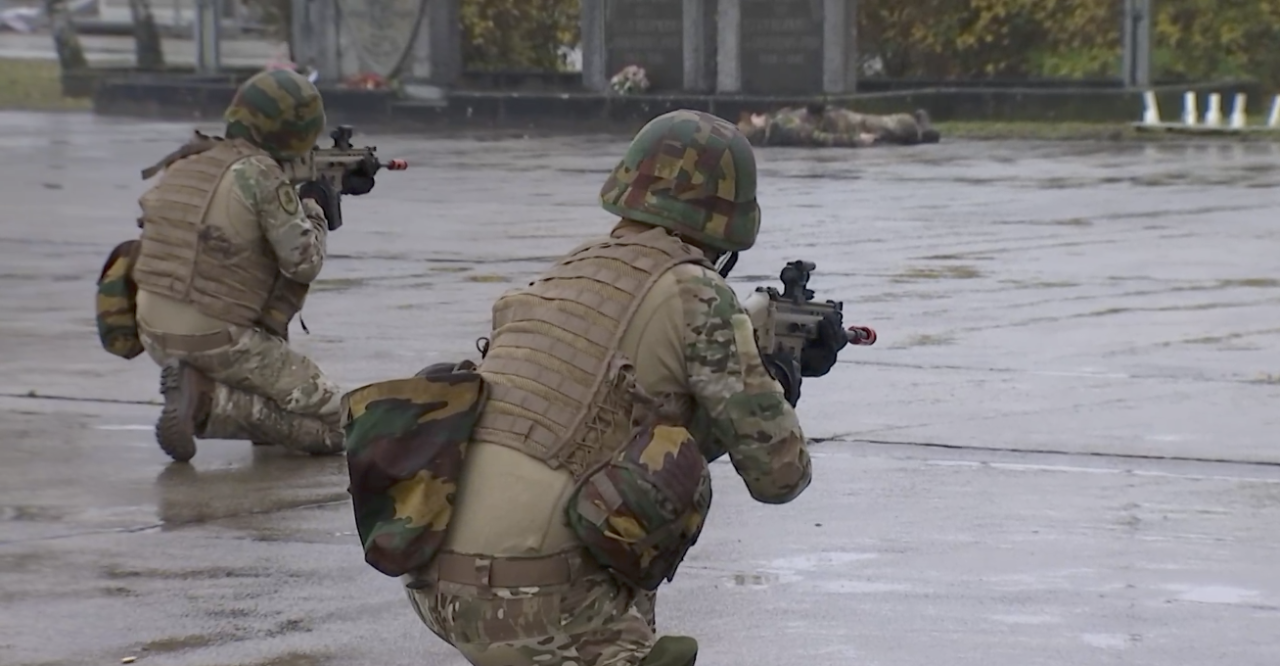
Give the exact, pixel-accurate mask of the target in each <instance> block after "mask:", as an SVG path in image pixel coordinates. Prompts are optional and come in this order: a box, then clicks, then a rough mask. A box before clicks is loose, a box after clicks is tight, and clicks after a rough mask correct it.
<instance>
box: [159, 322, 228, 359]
mask: <svg viewBox="0 0 1280 666" xmlns="http://www.w3.org/2000/svg"><path fill="white" fill-rule="evenodd" d="M139 328H141V329H142V332H143V333H145V334H146V336H147V337H148V338H151V340H153V341H154V342H155V343H156V344H157V345H159V346H160V348H161V349H164V350H166V351H175V352H187V353H189V354H198V353H200V352H207V351H213V350H214V349H218V348H221V347H226V346H229V345H230V344H231V343H232V342H235V338H233V337H231V331H229V330H227V329H225V328H224V329H221V330H217V331H214V332H212V333H200V334H199V335H178V334H176V333H160V332H159V331H152V330H150V329H148V328H146V327H145V326H142V325H141V324H139Z"/></svg>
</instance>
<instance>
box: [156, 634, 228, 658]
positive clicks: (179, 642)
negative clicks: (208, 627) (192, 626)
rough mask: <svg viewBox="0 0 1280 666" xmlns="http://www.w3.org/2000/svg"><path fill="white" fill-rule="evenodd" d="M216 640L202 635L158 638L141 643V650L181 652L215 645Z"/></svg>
mask: <svg viewBox="0 0 1280 666" xmlns="http://www.w3.org/2000/svg"><path fill="white" fill-rule="evenodd" d="M217 642H218V640H217V639H215V638H214V637H213V636H207V635H203V634H193V635H190V636H175V637H173V638H159V639H156V640H154V641H150V642H147V643H143V645H142V648H141V650H142V651H143V652H150V653H161V654H163V653H168V652H181V651H183V650H191V649H195V648H202V647H206V646H209V645H213V644H215V643H217Z"/></svg>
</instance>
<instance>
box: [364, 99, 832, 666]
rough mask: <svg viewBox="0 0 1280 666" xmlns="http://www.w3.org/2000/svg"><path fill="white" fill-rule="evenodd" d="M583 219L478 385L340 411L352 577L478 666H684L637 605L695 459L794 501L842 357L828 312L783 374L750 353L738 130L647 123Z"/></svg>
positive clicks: (678, 530)
mask: <svg viewBox="0 0 1280 666" xmlns="http://www.w3.org/2000/svg"><path fill="white" fill-rule="evenodd" d="M600 204H601V206H602V207H603V208H604V209H605V210H606V211H608V212H609V213H612V214H613V215H615V216H617V218H618V219H617V221H616V223H615V224H614V226H613V229H612V230H611V231H610V232H609V233H608V234H607V235H604V234H602V235H601V236H600V237H597V238H593V239H590V240H587V241H586V242H584V243H582V244H581V245H579V246H578V247H577V248H575V249H573V250H572V251H571V252H569V253H568V254H567V255H566V256H564V257H563V258H561V259H560V260H558V261H556V262H555V263H554V264H553V265H552V266H551V267H550V268H549V269H548V270H547V271H546V272H544V273H542V274H541V275H540V276H538V277H537V278H536V279H534V280H533V281H532V282H531V283H530V284H529V285H528V286H527V287H524V288H520V289H515V290H511V291H508V292H506V293H505V294H503V295H502V296H501V297H500V298H499V299H498V300H497V301H496V303H495V304H494V306H493V322H492V331H491V334H490V337H489V339H487V340H482V344H481V345H480V347H479V348H480V350H481V354H482V359H481V361H480V362H479V364H478V365H476V364H474V363H471V362H470V361H463V362H462V363H459V364H456V365H455V364H436V365H433V366H430V367H428V368H425V369H424V370H423V371H421V372H420V373H419V374H418V375H417V376H416V378H417V379H416V381H418V382H420V383H418V384H414V383H413V382H414V381H415V380H414V379H406V380H393V381H389V382H383V383H380V384H374V385H370V386H368V387H362V388H361V389H357V390H355V391H352V392H351V393H349V394H347V395H346V396H344V398H343V403H344V408H343V412H344V424H345V427H346V430H347V435H348V438H347V446H348V453H347V462H348V466H349V468H350V472H351V479H352V485H351V493H352V496H353V499H354V509H355V514H356V522H357V525H358V527H359V528H360V535H361V538H362V540H363V542H364V546H365V553H366V561H367V562H369V563H370V564H371V565H372V566H374V567H375V568H377V569H378V570H379V571H381V572H382V573H384V574H386V575H389V576H396V577H399V578H400V579H401V581H402V582H403V584H404V585H405V587H406V590H407V594H408V597H409V600H410V602H411V604H412V606H413V608H414V610H415V611H416V613H417V615H418V617H419V618H420V619H421V620H422V622H423V623H424V624H425V625H426V626H427V627H428V628H429V629H430V630H431V631H432V632H433V633H434V634H435V635H436V636H438V637H439V638H441V639H442V640H444V641H446V642H447V643H449V644H450V645H452V646H453V647H454V648H456V649H457V650H458V651H459V652H460V653H461V654H462V655H463V656H464V657H465V658H466V659H467V661H469V662H470V663H472V664H475V665H476V666H551V665H554V664H570V663H572V664H577V665H578V666H638V665H641V664H643V665H644V666H689V665H692V664H693V663H694V661H695V659H696V657H697V651H698V643H697V641H696V640H695V639H694V638H691V637H686V636H670V635H668V636H661V637H659V636H658V634H657V631H656V618H655V602H656V592H657V588H658V587H659V586H660V585H661V583H662V582H664V581H669V580H671V579H672V577H673V576H674V575H675V573H676V570H677V568H678V567H679V565H680V563H681V561H682V560H683V559H684V556H685V554H686V552H687V551H688V549H689V548H690V547H691V546H693V545H694V543H695V542H696V541H697V539H698V536H699V534H700V533H701V530H702V526H703V521H704V519H705V517H706V515H707V511H708V509H709V507H710V503H711V476H710V473H709V467H708V463H709V461H712V460H715V459H716V458H718V457H720V456H722V455H724V454H726V453H727V454H728V456H729V458H730V459H731V460H732V462H733V466H734V469H735V470H736V471H737V473H738V475H739V476H740V477H741V478H742V480H743V482H744V483H745V485H746V487H747V490H748V492H749V493H750V494H751V496H752V497H753V498H754V499H756V500H757V501H759V502H763V503H767V504H781V503H786V502H790V501H792V500H793V499H795V498H796V497H797V496H799V495H800V494H801V493H802V492H803V491H804V490H805V489H806V488H807V487H808V486H809V483H810V481H811V478H812V467H811V462H810V457H809V453H808V450H807V448H806V443H805V438H804V433H803V430H802V429H801V426H800V422H799V420H798V418H797V416H796V413H795V411H794V406H795V404H796V402H797V401H798V400H799V395H800V383H801V378H802V377H815V376H821V375H824V374H826V373H827V372H828V371H829V370H830V369H831V367H832V366H833V365H834V364H835V361H836V356H837V354H838V353H839V352H840V350H841V349H843V348H844V346H845V345H846V344H849V340H848V338H847V336H846V333H845V332H844V331H843V329H842V324H843V317H842V315H841V314H840V313H839V312H834V313H832V315H831V316H830V317H825V318H824V319H822V320H821V321H820V325H819V334H818V335H817V336H816V337H815V338H814V340H813V343H812V344H811V345H807V346H806V347H805V348H803V349H802V352H803V353H801V354H794V353H790V352H768V353H763V354H762V353H761V351H760V350H759V349H758V347H757V344H756V342H755V337H754V331H753V328H752V321H751V319H750V317H749V315H748V313H747V312H746V311H745V310H744V309H743V306H742V304H741V303H740V302H739V300H738V298H737V296H736V295H735V293H734V291H733V290H732V289H731V288H730V287H729V286H728V284H727V283H726V282H725V279H724V277H723V275H722V273H721V272H718V271H717V269H716V264H717V262H722V261H727V260H728V259H729V258H730V257H732V258H733V259H735V260H736V257H737V253H739V252H741V251H745V250H747V249H749V248H751V247H752V246H753V245H754V244H755V241H756V237H757V233H758V230H759V226H760V208H759V205H758V204H757V201H756V162H755V156H754V153H753V150H752V148H751V145H750V143H749V142H748V141H747V139H746V137H744V136H743V135H742V133H741V132H739V131H738V129H737V128H736V127H734V125H733V124H732V123H730V122H727V121H725V120H723V119H720V118H717V117H715V116H713V115H711V114H707V113H702V112H696V111H689V110H680V111H674V112H671V113H667V114H664V115H662V116H659V117H657V118H655V119H653V120H652V121H650V122H649V123H648V124H647V125H646V126H645V127H644V128H643V129H641V130H640V131H639V133H638V134H637V135H636V136H635V138H634V139H633V140H632V142H631V144H630V146H629V147H628V148H627V150H626V153H625V155H624V156H623V158H622V160H621V161H620V162H619V164H618V165H617V167H616V168H615V169H614V171H613V172H612V173H611V174H610V175H609V177H608V179H607V181H606V182H605V184H604V186H603V188H602V190H601V192H600ZM726 265H727V264H726ZM727 272H728V268H726V269H724V273H727ZM481 387H482V388H481ZM396 432H403V433H405V434H404V436H405V437H406V438H408V440H411V441H407V443H394V442H392V438H393V437H394V436H395V433H396ZM415 447H416V448H415ZM428 451H430V453H429V454H428V453H427V452H428ZM397 456H398V457H397ZM414 465H416V466H414ZM418 469H421V470H422V471H420V472H416V473H415V470H418ZM424 479H425V480H424ZM437 500H438V501H437ZM402 516H412V517H413V520H411V521H407V522H406V521H405V520H404V519H403V518H402Z"/></svg>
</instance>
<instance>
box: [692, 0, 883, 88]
mask: <svg viewBox="0 0 1280 666" xmlns="http://www.w3.org/2000/svg"><path fill="white" fill-rule="evenodd" d="M717 1H718V3H719V7H718V11H717V13H716V22H717V29H716V33H717V38H716V42H717V58H716V63H717V68H716V72H717V76H716V92H722V93H746V94H751V95H821V94H828V95H839V94H851V93H853V92H854V91H855V90H856V89H857V74H858V50H857V38H856V35H857V32H856V26H857V0H717Z"/></svg>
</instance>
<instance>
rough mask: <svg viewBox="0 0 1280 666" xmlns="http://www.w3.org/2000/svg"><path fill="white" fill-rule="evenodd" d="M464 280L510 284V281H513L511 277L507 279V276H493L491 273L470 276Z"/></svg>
mask: <svg viewBox="0 0 1280 666" xmlns="http://www.w3.org/2000/svg"><path fill="white" fill-rule="evenodd" d="M463 279H464V280H466V281H467V282H510V281H511V278H509V277H507V276H505V275H495V274H492V273H490V274H479V275H468V276H467V277H465V278H463Z"/></svg>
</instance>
